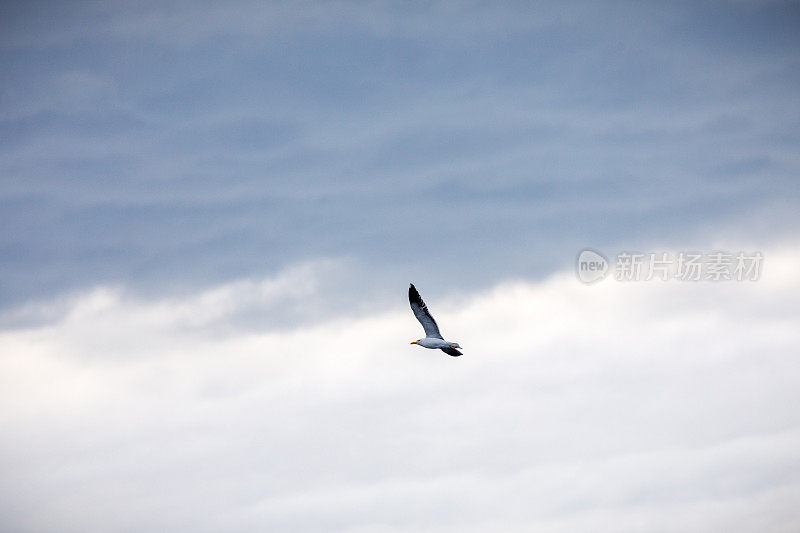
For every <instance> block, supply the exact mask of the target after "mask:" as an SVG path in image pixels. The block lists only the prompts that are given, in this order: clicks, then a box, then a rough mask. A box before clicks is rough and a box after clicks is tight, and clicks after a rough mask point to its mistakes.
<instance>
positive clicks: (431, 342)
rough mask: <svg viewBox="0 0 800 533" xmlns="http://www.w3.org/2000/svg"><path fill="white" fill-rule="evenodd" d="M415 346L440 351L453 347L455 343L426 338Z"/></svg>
mask: <svg viewBox="0 0 800 533" xmlns="http://www.w3.org/2000/svg"><path fill="white" fill-rule="evenodd" d="M415 344H418V345H420V346H422V347H423V348H430V349H431V350H438V349H439V348H447V347H452V346H453V345H454V344H455V343H453V342H450V341H446V340H444V339H434V338H432V337H425V338H424V339H419V340H418V341H417V342H416V343H415Z"/></svg>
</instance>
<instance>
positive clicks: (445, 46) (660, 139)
mask: <svg viewBox="0 0 800 533" xmlns="http://www.w3.org/2000/svg"><path fill="white" fill-rule="evenodd" d="M59 9H61V8H60V7H58V6H48V7H47V8H46V9H43V10H42V12H41V13H40V14H35V13H32V12H27V11H26V8H25V7H24V6H17V7H16V8H14V10H12V11H15V12H14V13H11V15H10V17H9V18H7V19H6V20H5V22H4V24H5V25H6V26H8V29H9V31H7V32H3V34H4V38H3V41H2V43H3V45H2V50H1V51H0V54H1V57H2V60H3V62H4V63H5V64H6V66H7V67H8V68H7V69H6V70H5V72H6V75H5V77H4V78H3V82H2V91H3V92H2V95H3V101H4V105H3V108H2V115H0V116H2V120H0V131H2V133H3V137H2V138H3V141H2V143H0V174H1V175H2V185H1V187H2V192H1V193H0V194H2V198H1V199H0V201H1V202H2V205H3V208H2V209H3V213H2V216H3V219H4V222H5V227H7V228H9V230H8V231H6V232H4V233H3V234H2V238H1V239H0V250H2V251H3V253H4V256H5V257H4V260H3V261H2V267H1V268H2V277H3V280H4V282H3V283H2V285H0V300H2V305H3V306H4V307H6V308H8V307H9V306H12V307H13V306H15V305H17V304H20V303H22V302H25V301H28V300H31V299H34V300H35V299H41V298H46V297H49V296H50V295H52V294H54V293H59V292H69V291H72V290H74V289H83V288H86V287H90V286H92V285H96V284H98V283H112V284H114V283H123V284H125V285H129V286H130V287H131V288H132V289H134V290H135V289H137V288H138V289H139V290H148V287H149V288H153V289H156V288H157V287H159V286H160V287H161V289H162V290H165V291H169V290H171V289H172V288H174V287H177V286H183V287H186V288H189V287H200V286H203V285H204V284H207V283H214V282H219V281H224V280H231V279H235V278H238V277H241V276H254V277H261V276H264V275H268V274H273V273H275V272H278V271H280V270H281V269H283V268H286V267H287V265H290V264H293V263H297V262H303V261H305V260H308V259H309V258H319V257H326V256H328V257H342V256H347V257H351V258H353V259H354V260H355V261H356V263H359V264H364V265H371V266H370V267H369V268H365V270H369V271H370V272H371V274H369V275H367V277H369V278H371V279H372V281H371V282H370V283H372V284H373V285H374V286H379V283H378V282H377V279H378V278H377V276H380V274H379V273H380V272H384V271H386V272H393V273H392V274H390V275H389V276H394V275H395V274H394V273H401V272H404V271H405V272H406V273H407V274H411V273H416V272H418V271H422V272H425V273H426V275H428V276H430V278H431V279H432V280H436V281H437V282H441V283H445V284H447V285H448V286H449V287H450V288H455V287H457V283H460V282H464V281H469V282H470V283H471V284H473V285H484V286H485V285H488V284H491V283H492V282H494V281H496V280H498V279H507V278H514V277H519V276H533V277H541V276H545V275H547V273H548V272H552V271H553V270H554V269H557V268H559V267H560V266H562V265H564V264H566V263H568V262H569V261H571V258H572V255H573V254H574V252H575V250H576V249H577V248H579V247H582V246H586V245H592V246H595V247H601V248H602V247H605V246H615V245H617V244H619V243H623V242H624V243H630V242H634V243H642V244H640V245H641V246H645V245H646V244H644V243H647V242H665V241H666V242H668V243H675V244H676V245H678V246H680V243H681V242H685V241H689V240H690V241H700V240H703V239H705V240H706V241H710V240H711V239H713V234H717V235H719V234H725V235H729V236H732V237H736V236H740V237H751V236H753V235H758V234H759V232H758V231H757V230H755V229H754V227H755V226H754V223H753V222H752V219H753V218H754V216H755V217H756V218H758V219H759V220H760V222H759V223H758V224H759V225H761V226H768V227H771V228H776V229H774V231H772V232H770V233H768V234H765V233H764V232H760V235H761V237H760V238H761V239H764V240H765V244H767V242H766V241H768V240H772V241H778V242H779V241H782V240H786V239H787V238H791V236H792V235H794V234H795V233H796V228H797V216H796V214H795V213H794V211H793V210H792V209H790V208H788V207H781V206H785V205H787V204H788V205H791V204H793V203H796V202H797V200H798V198H797V188H796V186H795V176H796V174H797V171H798V168H797V162H796V158H795V157H794V156H793V154H794V153H796V152H797V148H798V147H797V140H796V135H794V132H795V131H796V129H797V125H798V124H797V123H798V113H797V104H796V97H795V94H796V92H797V91H796V89H797V82H798V78H797V76H796V74H795V69H793V64H794V59H793V58H794V57H795V56H796V51H797V47H798V41H797V39H796V37H794V36H793V34H791V33H790V32H789V31H788V28H787V24H788V22H787V21H791V20H793V19H792V17H793V16H794V15H795V13H794V11H793V10H792V9H791V8H789V7H785V6H784V7H781V6H780V5H772V4H766V5H759V4H755V5H754V4H736V5H724V6H722V5H717V4H703V5H700V6H697V7H695V8H689V7H686V6H684V7H680V6H672V7H665V6H661V5H656V4H643V5H640V4H636V5H624V4H620V5H613V6H610V7H605V8H604V9H598V8H596V7H592V6H588V5H584V4H579V3H575V4H569V5H566V6H559V7H555V6H546V5H545V6H540V7H523V6H515V7H505V8H498V9H489V8H487V7H485V6H484V7H481V6H471V7H463V6H459V5H456V4H452V3H445V2H443V3H438V4H433V5H430V6H428V7H426V8H422V7H418V8H417V9H412V10H408V11H404V12H403V13H398V12H396V11H395V10H394V9H393V8H391V6H389V5H383V4H375V5H370V6H367V7H364V6H359V5H357V4H350V3H333V4H308V5H306V6H305V8H303V9H300V8H297V7H294V8H293V7H290V6H276V5H268V6H264V5H260V4H259V5H255V4H246V3H245V4H239V5H238V7H237V6H233V7H226V8H222V7H220V6H216V5H214V6H211V5H205V6H203V5H194V4H193V5H184V6H178V7H173V8H169V9H167V8H164V7H162V6H155V5H151V6H133V5H129V4H125V3H122V4H117V5H113V6H105V7H98V6H93V5H92V6H89V5H86V6H78V7H76V8H75V9H73V10H71V11H70V13H60V12H59ZM337 14H338V15H340V16H335V15H337ZM343 14H346V15H347V16H343ZM700 15H702V17H701V16H700ZM84 20H85V21H92V22H93V24H83V23H82V22H83V21H84ZM331 20H333V21H334V23H332V24H331V23H329V22H330V21H331ZM702 20H718V21H719V24H717V25H715V26H714V28H713V29H712V28H710V27H709V23H703V22H701V21H702ZM322 21H326V24H323V23H322ZM742 28H749V29H750V30H751V31H747V32H743V31H742ZM766 28H772V29H773V30H774V31H766ZM34 36H35V37H36V39H34V38H33V37H34ZM734 44H735V46H734ZM56 45H57V46H56ZM723 45H724V46H723ZM728 45H730V46H728ZM753 162H758V163H757V164H754V163H753ZM422 250H424V252H422ZM453 257H457V258H458V259H457V260H455V261H454V260H453ZM405 277H409V276H408V275H406V276H405Z"/></svg>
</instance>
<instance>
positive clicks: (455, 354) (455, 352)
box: [440, 348, 461, 357]
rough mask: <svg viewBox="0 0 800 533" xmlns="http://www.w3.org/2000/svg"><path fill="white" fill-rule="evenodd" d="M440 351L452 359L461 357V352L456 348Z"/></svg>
mask: <svg viewBox="0 0 800 533" xmlns="http://www.w3.org/2000/svg"><path fill="white" fill-rule="evenodd" d="M440 350H442V351H443V352H444V353H446V354H447V355H449V356H450V357H458V356H459V355H461V352H459V351H458V350H456V349H455V348H440Z"/></svg>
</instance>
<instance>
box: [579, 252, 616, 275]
mask: <svg viewBox="0 0 800 533" xmlns="http://www.w3.org/2000/svg"><path fill="white" fill-rule="evenodd" d="M575 268H576V271H577V274H578V279H579V280H581V281H582V282H584V283H594V282H595V281H600V280H601V279H603V278H604V277H606V274H607V273H608V259H606V258H605V257H604V256H603V255H602V254H601V253H599V252H595V251H594V250H582V251H581V253H579V254H578V262H577V263H576V265H575Z"/></svg>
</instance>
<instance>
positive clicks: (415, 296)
mask: <svg viewBox="0 0 800 533" xmlns="http://www.w3.org/2000/svg"><path fill="white" fill-rule="evenodd" d="M408 299H409V301H411V302H414V303H417V304H420V305H424V304H423V303H422V297H421V296H420V295H419V292H418V291H417V288H416V287H415V286H414V284H413V283H410V284H409V285H408Z"/></svg>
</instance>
